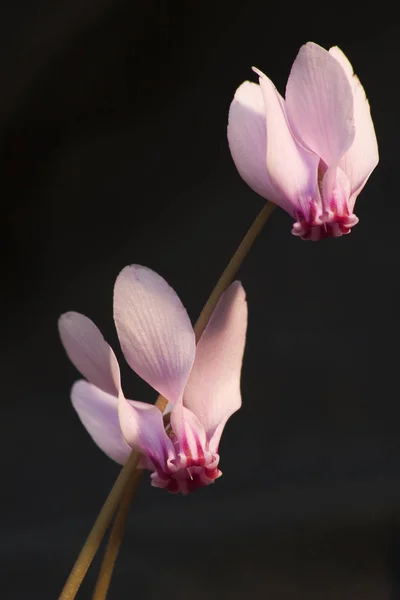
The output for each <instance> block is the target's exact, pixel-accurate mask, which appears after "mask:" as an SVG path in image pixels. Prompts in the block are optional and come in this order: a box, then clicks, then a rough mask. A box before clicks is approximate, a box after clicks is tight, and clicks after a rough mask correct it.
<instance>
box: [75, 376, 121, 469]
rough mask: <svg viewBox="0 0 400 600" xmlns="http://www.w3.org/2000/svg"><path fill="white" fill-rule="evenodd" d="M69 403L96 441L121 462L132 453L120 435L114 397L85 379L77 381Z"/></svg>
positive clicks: (116, 401)
mask: <svg viewBox="0 0 400 600" xmlns="http://www.w3.org/2000/svg"><path fill="white" fill-rule="evenodd" d="M71 400H72V404H73V406H74V408H75V410H76V412H77V413H78V416H79V418H80V420H81V421H82V423H83V425H84V426H85V427H86V429H87V431H88V432H89V434H90V435H91V437H92V438H93V440H94V441H95V442H96V444H97V445H98V446H99V447H100V448H101V449H102V450H103V452H105V453H106V454H107V456H109V457H110V458H112V459H113V460H115V461H116V462H117V463H119V464H120V465H123V464H124V463H125V462H126V460H127V458H128V456H129V455H130V454H131V452H132V448H131V447H130V446H129V445H128V444H127V443H126V441H125V438H124V436H123V435H122V431H121V427H120V424H119V418H118V398H116V397H115V396H112V395H110V394H107V393H106V392H103V391H102V390H100V389H99V388H97V387H96V386H94V385H92V384H91V383H88V382H87V381H84V380H80V381H77V382H76V383H75V384H74V385H73V387H72V391H71Z"/></svg>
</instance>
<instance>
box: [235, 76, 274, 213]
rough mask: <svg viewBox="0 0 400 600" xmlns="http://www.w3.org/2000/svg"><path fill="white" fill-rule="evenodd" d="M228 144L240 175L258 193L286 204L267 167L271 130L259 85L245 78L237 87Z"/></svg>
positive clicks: (272, 200)
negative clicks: (268, 127) (267, 127)
mask: <svg viewBox="0 0 400 600" xmlns="http://www.w3.org/2000/svg"><path fill="white" fill-rule="evenodd" d="M228 143H229V148H230V151H231V154H232V158H233V162H234V163H235V165H236V168H237V170H238V172H239V175H240V176H241V177H242V179H244V181H245V182H246V183H247V185H249V186H250V187H251V189H252V190H254V191H255V192H256V193H257V194H259V195H260V196H262V197H263V198H266V199H267V200H270V201H271V202H274V203H275V204H282V203H284V202H285V198H284V197H282V194H281V193H279V191H278V190H277V189H276V188H275V186H274V185H273V183H272V182H271V180H270V178H269V176H268V173H267V166H266V156H267V129H266V121H265V108H264V100H263V95H262V92H261V88H260V86H259V85H257V84H255V83H251V82H250V81H245V82H244V83H242V85H241V86H240V87H239V88H238V89H237V90H236V93H235V97H234V99H233V101H232V103H231V106H230V109H229V117H228Z"/></svg>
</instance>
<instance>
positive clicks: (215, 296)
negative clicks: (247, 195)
mask: <svg viewBox="0 0 400 600" xmlns="http://www.w3.org/2000/svg"><path fill="white" fill-rule="evenodd" d="M274 208H275V205H274V204H272V203H270V202H267V204H266V205H265V206H264V207H263V208H262V210H261V211H260V213H259V214H258V215H257V217H256V219H255V220H254V222H253V224H252V225H251V227H250V228H249V230H248V231H247V233H246V235H245V236H244V238H243V240H242V242H241V243H240V245H239V247H238V248H237V250H236V252H235V254H234V255H233V256H232V258H231V260H230V261H229V264H228V266H227V267H226V269H225V270H224V272H223V273H222V275H221V277H220V278H219V280H218V283H217V285H216V286H215V288H214V289H213V291H212V292H211V295H210V297H209V298H208V300H207V302H206V304H205V306H204V308H203V310H202V311H201V314H200V316H199V318H198V319H197V322H196V325H195V326H194V332H195V335H196V340H198V339H199V338H200V336H201V334H202V333H203V331H204V329H205V327H206V325H207V323H208V321H209V319H210V317H211V315H212V312H213V310H214V308H215V307H216V305H217V303H218V300H219V299H220V297H221V295H222V294H223V292H224V291H225V290H226V288H227V287H228V285H229V284H230V283H231V282H232V281H233V278H234V277H235V275H236V273H237V271H238V270H239V267H240V266H241V264H242V263H243V261H244V259H245V258H246V256H247V254H248V252H249V250H250V248H251V247H252V245H253V243H254V241H255V240H256V238H257V237H258V235H259V233H260V232H261V230H262V228H263V227H264V225H265V223H266V222H267V220H268V219H269V217H270V215H271V213H272V211H273V209H274ZM166 405H167V400H166V399H165V398H163V397H162V396H159V397H158V398H157V401H156V406H158V408H159V409H160V410H161V411H162V412H163V411H164V408H165V407H166ZM138 461H139V454H138V453H137V452H135V451H133V452H132V454H131V455H130V457H129V459H128V461H127V462H126V464H125V465H124V467H123V468H122V470H121V472H120V474H119V476H118V478H117V480H116V482H115V484H114V487H113V488H112V490H111V492H110V494H109V496H108V498H107V500H106V502H105V504H104V506H103V508H102V509H101V511H100V514H99V516H98V517H97V519H96V522H95V524H94V526H93V528H92V531H91V532H90V534H89V536H88V538H87V540H86V542H85V544H84V546H83V548H82V550H81V552H80V554H79V556H78V558H77V560H76V562H75V565H74V567H73V569H72V571H71V573H70V575H69V577H68V579H67V581H66V583H65V586H64V588H63V590H62V592H61V594H60V596H59V600H73V599H74V598H75V596H76V594H77V592H78V590H79V587H80V585H81V583H82V580H83V578H84V577H85V575H86V572H87V570H88V568H89V566H90V564H91V562H92V560H93V557H94V555H95V553H96V552H97V549H98V547H99V545H100V542H101V540H102V538H103V536H104V534H105V533H106V530H107V528H108V526H109V524H110V522H111V520H112V518H113V516H114V513H115V511H116V510H117V507H118V505H120V508H119V511H118V513H117V515H116V517H115V521H114V525H113V530H112V532H111V536H112V537H113V543H112V544H111V543H110V544H109V546H108V548H107V550H106V554H105V556H104V559H103V564H102V566H101V571H100V575H101V573H107V578H108V579H104V581H107V582H108V584H109V583H110V580H111V575H112V569H113V566H114V564H115V560H116V557H117V554H118V550H119V546H120V544H121V541H122V536H123V530H124V524H125V522H126V519H127V515H128V511H129V505H130V502H124V503H122V502H123V497H124V495H125V493H126V494H128V490H127V491H126V492H125V488H126V485H127V483H128V481H130V480H131V478H134V474H135V470H136V466H137V464H138ZM140 475H141V473H140V472H139V474H138V477H137V481H139V479H140ZM121 482H122V483H121ZM135 489H136V487H135ZM120 503H121V504H120ZM110 542H111V537H110ZM98 588H99V589H101V594H102V595H98V596H94V598H95V600H100V599H103V598H105V597H106V595H107V589H108V585H107V587H104V586H103V585H102V586H101V587H99V585H96V590H97V589H98ZM96 590H95V594H96ZM99 593H100V592H99Z"/></svg>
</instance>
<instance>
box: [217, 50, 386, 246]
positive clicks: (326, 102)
mask: <svg viewBox="0 0 400 600" xmlns="http://www.w3.org/2000/svg"><path fill="white" fill-rule="evenodd" d="M254 71H255V72H256V73H257V74H258V76H259V85H258V84H255V83H251V82H249V81H245V82H244V83H242V85H241V86H240V87H239V88H238V89H237V91H236V94H235V98H234V100H233V102H232V104H231V107H230V111H229V122H228V141H229V146H230V150H231V153H232V157H233V160H234V162H235V165H236V167H237V169H238V171H239V174H240V175H241V177H242V178H243V179H244V180H245V181H246V183H247V184H248V185H249V186H250V187H251V188H252V189H253V190H254V191H255V192H257V193H258V194H260V196H262V197H263V198H266V199H268V200H270V201H271V202H274V203H275V204H277V205H278V206H280V207H281V208H283V209H284V210H285V211H287V212H288V213H289V214H290V215H291V216H292V217H293V218H294V219H295V220H296V222H295V223H294V225H293V229H292V233H293V234H294V235H297V236H300V237H302V238H303V239H311V240H318V239H320V238H323V237H337V236H341V235H343V234H346V233H349V232H350V230H351V228H352V227H353V226H354V225H356V224H357V223H358V218H357V217H356V216H355V214H354V213H353V209H354V204H355V201H356V198H357V196H358V194H359V193H360V192H361V190H362V188H363V187H364V185H365V183H366V182H367V179H368V177H369V176H370V174H371V173H372V171H373V170H374V168H375V167H376V165H377V164H378V160H379V156H378V146H377V141H376V136H375V131H374V125H373V122H372V119H371V114H370V108H369V103H368V100H367V98H366V96H365V91H364V88H363V87H362V85H361V83H360V81H359V80H358V78H357V77H356V75H354V73H353V68H352V66H351V64H350V62H349V61H348V59H347V58H346V56H345V55H344V54H343V52H342V51H341V50H339V48H337V47H336V46H335V47H333V48H330V50H329V51H327V50H325V49H324V48H321V46H318V45H317V44H314V43H312V42H309V43H308V44H305V45H304V46H302V47H301V48H300V51H299V53H298V55H297V57H296V60H295V61H294V63H293V66H292V69H291V71H290V75H289V79H288V82H287V85H286V97H285V99H283V98H282V97H281V96H280V94H279V93H278V92H277V90H276V88H275V86H274V85H273V83H272V82H271V80H270V79H268V77H267V76H266V75H264V74H263V73H261V71H259V70H258V69H254Z"/></svg>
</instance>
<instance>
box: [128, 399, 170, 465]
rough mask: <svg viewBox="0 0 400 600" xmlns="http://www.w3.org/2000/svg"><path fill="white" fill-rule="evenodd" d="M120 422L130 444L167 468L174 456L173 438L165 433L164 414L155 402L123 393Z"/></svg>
mask: <svg viewBox="0 0 400 600" xmlns="http://www.w3.org/2000/svg"><path fill="white" fill-rule="evenodd" d="M118 414H119V422H120V426H121V430H122V433H123V435H124V438H125V440H126V441H127V442H128V444H129V446H131V447H132V448H134V449H135V450H139V452H141V453H143V454H145V455H146V456H147V457H148V458H149V459H150V460H151V462H152V463H153V464H154V466H155V467H156V468H158V467H159V468H161V469H163V470H165V468H166V463H167V461H168V460H169V459H170V458H173V457H174V455H175V454H174V450H173V445H172V442H171V440H170V439H169V438H168V436H167V434H166V433H165V429H164V423H163V416H162V413H161V411H160V410H159V409H158V408H157V407H156V406H155V405H154V404H146V403H145V402H135V401H134V400H126V399H125V398H124V397H123V396H122V395H121V396H120V398H119V404H118Z"/></svg>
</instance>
